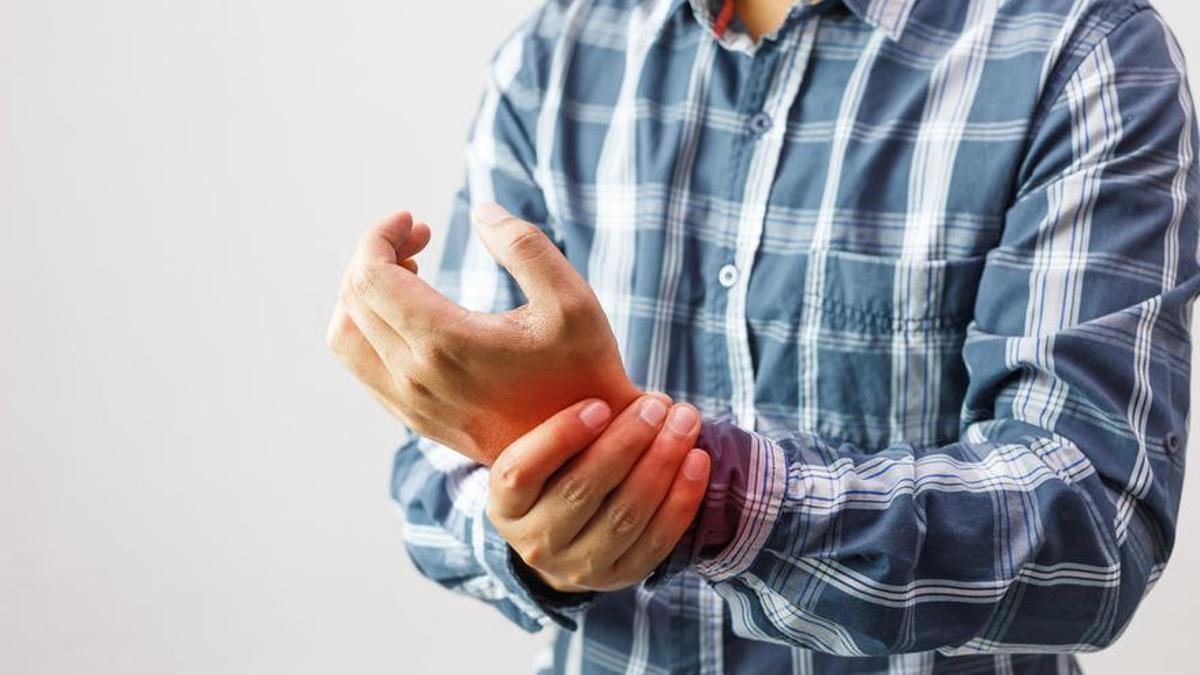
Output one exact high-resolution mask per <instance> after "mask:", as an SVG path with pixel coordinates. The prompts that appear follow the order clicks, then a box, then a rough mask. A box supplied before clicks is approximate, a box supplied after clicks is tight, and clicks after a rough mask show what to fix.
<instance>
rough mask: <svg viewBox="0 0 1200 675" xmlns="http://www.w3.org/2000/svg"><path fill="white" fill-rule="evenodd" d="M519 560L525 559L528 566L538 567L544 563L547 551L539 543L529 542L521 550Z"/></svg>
mask: <svg viewBox="0 0 1200 675" xmlns="http://www.w3.org/2000/svg"><path fill="white" fill-rule="evenodd" d="M521 560H524V561H525V564H526V565H529V566H530V567H537V568H540V567H541V566H542V565H545V564H546V560H547V552H546V548H545V547H544V546H543V545H542V544H539V543H534V544H530V545H528V546H526V547H525V550H523V551H521Z"/></svg>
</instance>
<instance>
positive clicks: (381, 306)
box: [350, 214, 469, 338]
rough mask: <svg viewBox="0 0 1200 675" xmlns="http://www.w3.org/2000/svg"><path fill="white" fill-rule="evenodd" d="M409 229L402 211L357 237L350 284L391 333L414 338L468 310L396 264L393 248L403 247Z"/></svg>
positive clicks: (408, 218) (454, 320)
mask: <svg viewBox="0 0 1200 675" xmlns="http://www.w3.org/2000/svg"><path fill="white" fill-rule="evenodd" d="M418 229H419V230H424V229H427V228H418ZM412 230H413V227H412V218H411V216H408V215H407V214H400V215H399V216H396V217H394V218H391V219H389V220H386V221H384V222H383V223H381V224H379V225H377V226H375V227H373V228H371V229H370V230H368V231H367V233H366V234H364V235H363V237H362V239H361V240H360V241H359V246H358V251H357V252H356V254H355V259H354V263H353V264H352V267H353V269H352V271H351V275H350V286H351V289H352V290H353V291H354V293H355V294H357V295H358V296H359V297H360V298H362V299H363V300H364V301H365V302H366V304H367V305H368V306H370V307H371V309H372V310H374V312H375V314H376V315H378V316H379V317H380V318H382V319H383V320H384V321H386V322H387V323H388V324H389V325H390V326H391V327H392V328H393V329H394V330H395V331H396V332H397V333H400V334H402V335H405V336H413V337H415V336H417V335H422V334H427V333H429V332H433V331H435V330H438V329H442V330H444V329H445V328H446V327H448V326H453V325H455V324H457V323H458V322H459V321H461V320H462V319H464V318H466V317H467V316H468V314H469V313H468V312H467V310H466V309H464V308H463V307H460V306H458V305H457V304H455V303H454V302H452V301H450V299H449V298H447V297H446V296H444V295H442V294H441V293H439V292H438V291H437V290H435V289H434V288H433V287H432V286H430V285H429V284H428V283H426V282H425V281H424V280H423V279H421V278H420V277H418V276H417V275H416V274H414V273H413V272H412V271H410V270H408V269H405V268H404V267H402V266H401V265H400V263H399V262H398V259H397V251H398V250H400V249H402V248H403V247H404V246H405V243H406V241H407V238H408V236H409V234H410V232H412ZM419 236H421V237H424V236H427V235H419ZM417 243H420V240H418V241H417ZM368 338H370V335H368Z"/></svg>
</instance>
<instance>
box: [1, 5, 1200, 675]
mask: <svg viewBox="0 0 1200 675" xmlns="http://www.w3.org/2000/svg"><path fill="white" fill-rule="evenodd" d="M535 4H536V3H535V1H534V0H507V1H493V2H486V3H485V2H471V3H464V2H414V1H413V0H387V1H383V0H360V1H358V2H353V3H328V2H298V1H296V0H292V1H291V2H288V1H285V0H238V1H236V2H231V1H222V0H204V1H199V0H189V1H184V0H172V1H170V2H162V1H153V0H108V1H106V2H85V1H83V0H37V1H36V2H18V1H17V0H0V310H2V311H3V319H2V320H0V672H3V673H6V674H13V675H16V674H22V673H38V674H43V673H45V674H49V673H80V672H88V673H96V674H101V675H106V674H109V673H113V674H116V673H121V674H125V673H138V674H140V673H173V674H174V673H179V674H187V673H197V674H199V673H204V674H208V673H283V672H287V673H329V672H347V673H351V672H352V673H363V674H367V673H430V672H441V673H454V672H464V673H465V672H498V673H522V672H527V671H528V668H529V663H530V661H531V659H532V657H533V654H534V652H535V651H536V650H537V649H538V648H539V647H540V646H541V645H542V644H543V642H544V637H541V636H532V637H531V636H527V635H526V634H524V633H523V632H521V631H520V630H518V629H517V628H515V627H513V626H511V625H510V624H508V623H507V622H505V621H504V620H503V619H502V618H501V617H500V616H499V614H497V613H496V612H494V611H493V610H491V609H489V608H487V607H484V606H483V605H481V604H478V603H476V602H475V601H472V600H469V599H466V598H462V597H459V596H455V595H452V594H450V593H448V592H445V591H443V590H441V589H440V588H438V587H437V586H435V585H433V584H432V583H430V582H428V581H426V580H424V579H422V578H421V577H420V576H419V575H418V574H417V573H416V571H415V570H414V569H413V567H412V565H411V564H410V563H409V561H408V559H407V556H406V555H405V553H404V550H403V547H402V544H401V534H400V524H399V521H398V519H397V517H396V515H395V512H394V509H393V506H392V505H391V503H390V502H389V500H388V496H387V485H388V479H389V474H390V462H391V457H392V451H393V448H394V445H395V443H396V440H397V438H398V436H399V434H398V431H397V427H396V425H395V424H394V423H393V422H391V421H390V420H389V418H388V417H387V416H386V414H385V413H383V411H382V409H380V408H379V407H378V406H377V405H376V404H375V403H374V401H373V400H372V399H371V398H370V397H369V395H368V394H367V393H366V392H365V391H364V390H363V389H361V388H360V387H359V386H358V385H357V383H356V382H355V381H353V379H352V378H351V377H350V376H349V375H348V374H346V373H344V372H343V371H342V370H341V369H340V367H339V366H338V365H337V364H336V363H335V362H334V360H333V358H332V357H331V356H329V355H328V354H327V353H326V350H325V346H324V340H323V335H324V331H325V325H326V321H327V319H328V315H329V313H330V310H331V309H332V306H333V301H334V297H335V293H336V287H337V283H338V279H339V277H340V274H341V271H342V268H343V266H344V264H345V263H346V261H347V260H348V258H349V255H350V253H351V251H352V248H353V246H354V243H355V239H356V237H357V235H358V233H359V232H360V231H361V230H362V229H363V228H364V227H365V226H366V225H367V224H369V223H371V222H374V221H376V220H378V219H379V218H381V217H382V216H383V215H385V214H387V213H389V212H391V211H394V210H397V209H400V208H411V209H413V210H414V211H415V212H416V213H417V214H419V215H421V216H422V217H425V218H427V219H429V220H430V221H431V222H433V223H435V224H437V223H442V222H444V221H445V218H446V216H447V214H448V211H449V206H450V201H451V196H452V194H453V192H454V190H455V189H456V188H457V185H458V182H459V180H460V179H461V176H462V143H463V140H464V138H465V135H466V130H467V127H468V123H469V121H470V119H471V117H472V116H473V114H474V112H475V105H476V103H477V100H478V96H479V92H480V87H481V84H482V73H483V65H484V63H485V62H486V59H487V57H488V55H489V54H490V53H491V51H492V50H493V49H494V47H495V46H496V45H497V44H498V43H499V41H500V40H501V39H502V38H503V37H504V36H505V35H506V34H507V33H508V32H509V31H510V30H511V28H512V27H513V26H515V25H516V23H517V22H518V21H519V20H520V19H521V18H522V17H523V16H525V15H526V14H527V13H528V12H529V11H530V10H531V9H532V8H533V7H534V6H535ZM1158 4H1159V6H1160V9H1161V10H1162V11H1163V13H1164V14H1165V15H1166V16H1167V18H1168V20H1169V21H1170V22H1171V23H1172V24H1173V25H1174V27H1175V29H1176V31H1177V32H1178V33H1179V34H1180V35H1181V36H1182V41H1183V43H1184V46H1185V48H1186V49H1187V50H1188V51H1189V55H1190V56H1191V60H1192V62H1193V63H1200V19H1198V18H1197V16H1196V10H1195V9H1191V8H1190V7H1189V5H1190V3H1189V2H1187V0H1162V1H1161V2H1159V3H1158ZM1198 77H1200V76H1198ZM439 245H440V242H435V244H434V246H433V247H432V248H431V250H430V251H429V252H428V253H426V254H425V255H424V256H423V257H422V262H423V264H424V265H426V266H427V267H432V266H433V265H434V264H435V262H436V260H437V252H438V247H439ZM1197 480H1200V479H1197V478H1196V477H1195V476H1194V473H1193V476H1192V477H1190V478H1189V490H1188V494H1187V496H1186V498H1185V500H1184V513H1183V515H1182V518H1181V526H1180V531H1179V544H1178V547H1177V549H1176V553H1175V557H1174V560H1173V562H1172V564H1171V566H1170V567H1169V568H1168V569H1167V571H1166V574H1165V576H1164V577H1163V579H1162V581H1161V583H1160V584H1159V586H1158V588H1157V589H1156V590H1155V592H1154V593H1153V594H1152V595H1151V596H1150V598H1149V599H1148V600H1147V601H1146V603H1145V605H1144V607H1143V609H1142V610H1141V613H1140V614H1139V615H1138V617H1137V619H1136V620H1135V621H1134V623H1133V625H1132V627H1131V628H1130V630H1129V631H1128V633H1127V634H1126V636H1125V637H1124V638H1123V639H1122V640H1121V641H1120V642H1119V643H1118V645H1117V646H1116V647H1115V648H1113V649H1112V650H1110V651H1108V652H1105V653H1102V654H1099V655H1096V656H1089V657H1087V660H1086V665H1087V666H1088V667H1089V670H1090V671H1091V672H1093V673H1128V672H1134V671H1137V670H1141V669H1142V668H1144V667H1146V666H1147V665H1148V664H1153V666H1154V667H1155V669H1156V671H1157V672H1163V673H1186V672H1200V653H1198V650H1196V649H1194V648H1193V647H1192V643H1191V639H1192V638H1193V633H1194V630H1193V626H1194V623H1193V621H1191V620H1190V619H1191V616H1192V608H1193V605H1194V601H1193V600H1192V599H1193V598H1196V597H1198V595H1200V513H1198V510H1200V485H1196V484H1195V483H1196V482H1197Z"/></svg>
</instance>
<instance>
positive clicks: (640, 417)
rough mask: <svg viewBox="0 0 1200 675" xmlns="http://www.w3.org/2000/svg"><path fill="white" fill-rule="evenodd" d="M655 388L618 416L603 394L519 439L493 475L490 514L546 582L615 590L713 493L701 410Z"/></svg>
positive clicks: (652, 564) (647, 569)
mask: <svg viewBox="0 0 1200 675" xmlns="http://www.w3.org/2000/svg"><path fill="white" fill-rule="evenodd" d="M669 403H670V400H669V399H666V397H663V396H662V395H659V394H648V395H645V396H642V397H641V398H639V399H638V400H637V401H636V402H635V403H634V404H633V405H631V406H629V407H628V408H626V409H625V410H623V411H621V412H620V413H619V414H618V415H617V416H616V418H615V419H613V420H612V423H611V424H610V423H609V419H610V417H611V411H610V410H609V408H608V405H607V404H605V403H604V402H602V401H597V400H594V399H593V400H590V401H583V402H581V403H577V404H575V405H573V406H571V407H569V408H567V409H566V410H563V411H561V412H560V413H558V414H556V415H554V416H553V417H551V418H550V419H548V420H546V421H545V422H543V423H542V424H540V425H538V426H537V427H536V428H535V429H533V430H532V431H530V432H529V433H527V434H525V435H524V436H522V437H521V438H519V439H517V440H516V441H515V442H514V443H513V444H512V445H510V446H509V447H508V448H507V449H505V451H504V452H503V453H501V454H500V458H499V459H497V460H496V464H495V465H494V466H493V467H492V470H491V471H490V472H489V474H488V478H489V490H488V502H487V513H488V518H489V519H491V521H492V523H493V524H494V525H495V526H496V530H497V531H498V532H499V533H500V535H501V536H503V537H504V539H505V540H506V541H508V543H509V545H510V546H512V548H513V550H514V551H516V552H517V555H519V556H521V559H522V560H524V561H525V563H526V564H527V565H528V566H529V567H531V568H533V570H534V571H536V572H537V573H538V574H539V576H540V577H541V579H542V581H544V582H545V583H546V584H547V585H549V586H550V587H551V588H554V589H557V590H559V591H563V592H579V591H587V590H596V591H612V590H617V589H621V588H626V587H628V586H632V585H634V584H636V583H638V582H639V581H641V580H643V579H645V578H646V577H648V576H649V575H650V574H651V573H652V572H653V571H654V569H655V568H656V567H657V566H658V565H659V564H660V563H661V562H662V561H663V560H664V559H666V557H667V556H668V555H669V554H670V553H671V551H672V549H674V548H675V546H676V544H677V543H678V541H679V539H680V538H681V537H682V536H683V534H684V533H685V531H686V530H687V528H688V526H689V525H690V524H691V523H692V520H693V519H694V518H695V515H696V511H697V510H698V509H699V507H700V504H701V502H702V501H703V499H704V496H705V494H706V489H707V487H708V478H709V471H710V466H709V457H708V453H707V452H705V451H703V450H698V449H694V445H695V443H696V438H697V436H698V435H699V434H700V415H699V413H698V412H697V411H696V409H695V408H693V407H692V406H690V405H688V404H686V403H682V404H676V405H674V406H670V407H669V408H668V404H669Z"/></svg>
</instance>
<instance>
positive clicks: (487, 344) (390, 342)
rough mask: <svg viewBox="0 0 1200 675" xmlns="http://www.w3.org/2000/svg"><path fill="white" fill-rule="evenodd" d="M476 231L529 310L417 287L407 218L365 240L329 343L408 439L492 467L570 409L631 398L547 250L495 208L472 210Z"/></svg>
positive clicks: (599, 325) (543, 240)
mask: <svg viewBox="0 0 1200 675" xmlns="http://www.w3.org/2000/svg"><path fill="white" fill-rule="evenodd" d="M475 226H476V231H477V232H478V234H479V237H480V239H481V240H482V241H483V243H484V245H485V246H486V247H487V248H488V250H489V251H490V252H491V254H492V255H493V256H495V258H496V260H498V261H499V262H500V263H501V264H502V265H503V266H504V267H505V268H507V269H508V271H509V272H511V273H512V275H513V277H515V279H516V281H517V282H518V283H519V284H520V286H521V289H522V290H523V291H524V293H525V295H526V297H527V298H529V302H528V303H527V304H525V305H523V306H521V307H518V308H517V309H514V310H511V311H507V312H503V313H494V314H493V313H485V312H473V311H468V310H467V309H465V308H464V307H461V306H459V305H457V304H455V303H454V302H452V301H451V300H450V299H448V298H446V297H445V296H443V295H442V294H441V293H439V292H438V291H436V290H435V289H433V288H432V287H431V286H429V285H428V284H427V283H425V282H424V281H422V280H421V279H420V278H419V277H417V276H416V275H415V274H414V273H413V272H412V269H411V267H409V266H408V265H406V263H405V259H406V258H407V257H408V256H410V255H412V251H413V250H414V249H417V248H419V247H418V246H416V245H415V244H413V243H412V240H413V238H414V237H417V236H420V237H421V239H422V242H423V241H428V231H427V228H424V229H422V228H418V227H417V226H415V225H414V224H413V220H412V217H411V216H410V215H409V214H407V213H404V214H400V215H398V216H396V217H395V218H392V219H389V220H388V221H386V222H384V223H382V224H380V225H379V226H377V227H375V228H372V229H371V230H369V231H368V232H367V234H366V235H365V236H364V237H363V238H362V241H361V243H360V245H359V249H358V253H357V255H356V256H355V259H354V261H353V262H352V263H351V265H350V267H349V269H348V270H347V272H346V275H345V278H344V281H343V284H342V289H341V297H340V302H339V304H338V307H337V309H336V310H335V313H334V318H333V321H332V322H331V324H330V328H329V334H328V338H327V340H328V342H329V346H330V348H331V349H332V350H333V352H334V353H335V354H336V355H337V356H338V358H339V359H340V360H341V361H342V362H343V363H344V364H345V365H346V366H347V367H348V368H349V369H350V370H351V371H352V372H353V373H355V375H357V376H358V377H359V379H360V380H362V381H363V383H364V384H365V385H366V386H367V387H368V388H369V389H370V390H371V391H372V393H374V394H375V396H376V397H377V398H378V399H379V400H380V401H382V402H383V404H384V406H385V407H386V408H387V409H388V410H389V411H391V412H392V413H393V414H394V415H395V416H396V417H398V418H400V420H401V421H402V422H404V423H405V424H407V425H408V426H409V427H410V428H411V429H412V430H413V431H415V432H417V433H418V434H420V435H422V436H425V437H426V438H430V439H433V440H435V441H439V442H441V443H443V444H445V445H447V446H449V447H450V448H453V449H454V450H457V451H459V452H461V453H462V454H464V455H467V456H468V457H470V458H472V459H474V460H475V461H478V462H480V463H482V464H491V463H492V461H493V460H494V459H495V457H496V455H497V454H499V452H500V451H501V450H502V449H503V448H504V447H505V446H507V445H508V444H509V443H512V442H513V441H514V440H516V439H517V438H518V437H519V436H521V435H522V434H524V433H525V432H527V431H529V430H530V429H532V428H533V427H535V426H537V425H538V424H540V423H541V422H543V421H544V420H545V419H546V418H548V417H550V416H551V415H553V414H554V413H556V412H558V411H560V410H562V409H563V408H564V407H566V406H568V405H570V404H572V403H575V402H577V401H580V400H582V399H584V398H586V397H597V398H600V399H603V400H605V401H607V402H608V403H609V404H610V405H612V406H613V407H615V408H617V409H622V408H624V407H625V406H627V405H629V403H630V402H631V401H633V400H634V399H635V398H637V396H638V394H639V393H640V391H639V389H638V388H637V386H635V385H634V383H633V382H632V381H630V379H629V377H628V376H627V375H626V374H625V368H624V365H623V364H622V363H621V355H620V353H619V352H618V350H617V341H616V338H615V337H614V336H613V333H612V329H611V328H610V327H609V324H608V318H607V317H606V316H605V314H604V311H603V310H602V309H601V307H600V303H599V301H598V300H597V299H596V296H595V294H594V293H592V289H591V288H590V287H589V286H588V285H587V282H586V281H585V280H584V279H583V277H581V276H580V275H579V273H578V272H577V271H576V270H575V269H574V268H573V267H571V264H570V263H569V262H568V261H567V259H566V258H565V257H563V255H562V252H561V251H559V250H558V248H556V247H555V246H554V243H553V242H551V241H550V239H549V238H547V237H546V235H545V234H543V233H542V231H541V230H540V229H538V228H537V227H536V226H534V225H532V224H530V223H527V222H525V221H523V220H520V219H518V218H516V217H514V216H512V215H511V214H509V213H508V212H507V211H505V210H504V209H502V208H500V207H499V206H497V205H486V206H484V207H481V208H479V209H476V211H475ZM422 242H418V243H422ZM422 245H423V243H422Z"/></svg>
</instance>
